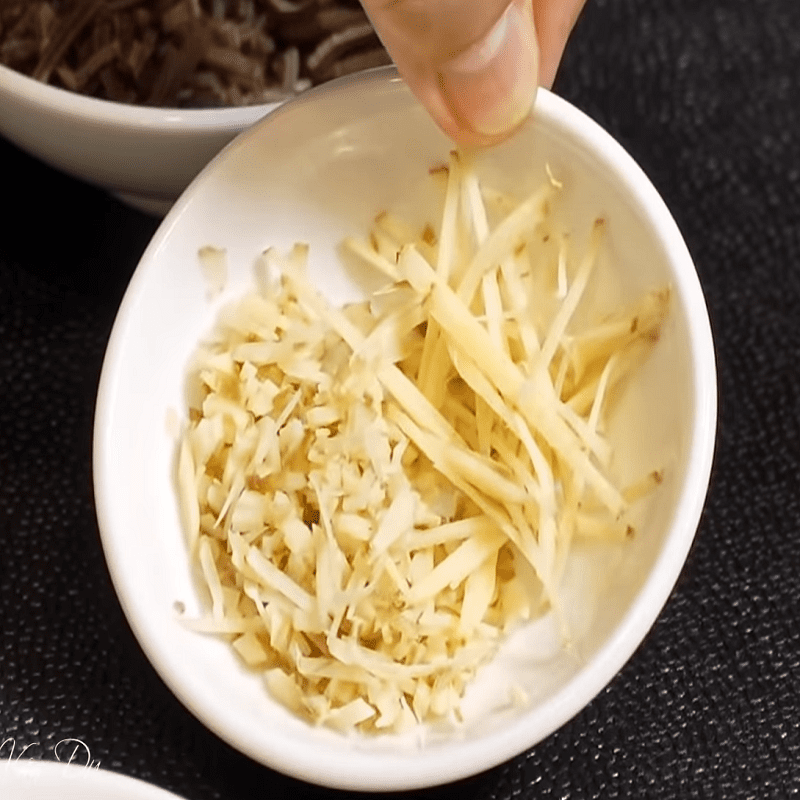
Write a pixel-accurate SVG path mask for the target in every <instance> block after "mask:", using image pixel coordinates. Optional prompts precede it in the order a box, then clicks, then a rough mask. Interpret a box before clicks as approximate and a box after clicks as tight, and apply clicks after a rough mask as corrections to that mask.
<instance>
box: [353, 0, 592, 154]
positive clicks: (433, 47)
mask: <svg viewBox="0 0 800 800" xmlns="http://www.w3.org/2000/svg"><path fill="white" fill-rule="evenodd" d="M361 2H362V4H363V6H364V9H365V10H366V12H367V14H368V15H369V17H370V19H371V20H372V24H373V25H374V27H375V30H376V31H377V32H378V35H379V36H380V37H381V40H382V41H383V44H384V45H385V47H386V49H387V50H388V51H389V54H390V55H391V56H392V58H393V59H394V62H395V64H396V65H397V69H398V71H399V72H400V74H401V75H402V76H403V78H404V79H405V81H406V82H407V83H408V85H409V87H410V88H411V91H412V92H414V94H415V95H416V96H417V97H418V98H419V100H420V102H422V104H423V105H424V106H425V107H426V108H427V109H428V111H429V112H430V114H431V116H432V117H433V119H434V120H435V121H436V122H437V123H438V125H439V126H440V127H441V128H442V130H444V132H445V133H447V134H448V135H449V136H450V137H451V138H452V139H454V140H455V141H456V142H458V143H459V144H463V145H484V144H492V143H494V142H497V141H501V140H502V139H504V138H506V137H507V136H509V135H510V134H511V133H512V132H513V131H514V130H515V129H516V128H517V127H519V125H520V124H522V122H523V121H524V120H525V118H526V117H527V116H528V112H529V111H530V109H531V106H532V105H533V101H534V98H535V96H536V87H537V85H539V84H541V85H542V86H547V87H548V88H549V87H550V86H552V83H553V80H554V78H555V74H556V70H557V69H558V64H559V62H560V61H561V55H562V53H563V52H564V47H565V46H566V43H567V39H568V37H569V34H570V32H571V31H572V28H573V26H574V24H575V21H576V19H577V17H578V14H579V13H580V11H581V9H582V8H583V5H584V3H585V2H586V0H510V2H509V0H361Z"/></svg>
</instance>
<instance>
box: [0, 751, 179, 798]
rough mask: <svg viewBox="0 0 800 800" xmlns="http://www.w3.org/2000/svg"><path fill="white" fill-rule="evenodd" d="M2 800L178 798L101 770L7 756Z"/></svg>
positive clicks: (0, 770)
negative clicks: (8, 758) (8, 757)
mask: <svg viewBox="0 0 800 800" xmlns="http://www.w3.org/2000/svg"><path fill="white" fill-rule="evenodd" d="M0 797H2V798H3V800H179V798H178V797H177V795H174V794H171V793H170V792H166V791H164V790H163V789H159V788H158V787H156V786H153V785H151V784H149V783H145V782H144V781H140V780H138V779H136V778H129V777H127V776H125V775H120V774H118V773H116V772H110V771H108V770H105V769H96V768H95V767H89V766H83V765H81V766H78V765H76V764H69V763H66V762H64V763H61V762H58V761H34V760H28V759H24V758H23V759H10V760H4V761H3V762H2V763H0Z"/></svg>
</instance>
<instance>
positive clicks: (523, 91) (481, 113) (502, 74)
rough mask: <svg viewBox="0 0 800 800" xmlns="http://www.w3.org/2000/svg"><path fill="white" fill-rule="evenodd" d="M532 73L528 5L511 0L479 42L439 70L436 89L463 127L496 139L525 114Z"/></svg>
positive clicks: (526, 0)
mask: <svg viewBox="0 0 800 800" xmlns="http://www.w3.org/2000/svg"><path fill="white" fill-rule="evenodd" d="M538 68H539V47H538V44H537V42H536V30H535V28H534V23H533V11H532V8H531V0H521V1H520V0H512V2H511V4H510V5H509V7H508V8H507V9H506V11H505V13H504V14H503V16H502V17H501V18H500V19H499V20H498V22H497V24H496V25H495V26H494V27H493V28H492V29H491V30H490V31H489V32H488V33H487V34H486V35H485V36H484V37H483V39H482V40H481V41H479V42H477V43H476V44H474V45H472V47H470V48H469V49H468V50H466V51H465V52H463V53H460V54H459V55H458V56H456V57H455V58H454V59H452V60H450V61H448V62H446V63H445V64H444V65H443V66H442V68H441V70H440V72H439V86H440V89H441V91H442V95H443V96H444V98H445V101H446V102H447V103H448V105H449V106H450V110H451V111H452V112H453V114H454V116H455V117H456V119H457V120H458V121H459V122H460V123H461V124H462V125H463V126H464V127H465V128H467V129H470V130H472V131H473V132H475V133H477V134H479V135H481V136H485V137H488V138H497V137H500V136H502V135H503V134H505V133H508V132H510V131H512V130H513V129H514V128H516V127H517V126H518V125H519V124H520V123H521V122H522V121H523V120H524V119H525V117H526V116H527V115H528V113H529V111H530V109H531V106H532V105H533V101H534V99H535V97H536V86H537V82H538Z"/></svg>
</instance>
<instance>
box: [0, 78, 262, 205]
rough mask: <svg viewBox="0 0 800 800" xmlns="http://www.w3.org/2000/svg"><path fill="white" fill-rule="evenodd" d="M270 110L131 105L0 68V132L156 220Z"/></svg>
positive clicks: (25, 148) (32, 152) (20, 145)
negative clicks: (69, 89) (218, 155)
mask: <svg viewBox="0 0 800 800" xmlns="http://www.w3.org/2000/svg"><path fill="white" fill-rule="evenodd" d="M276 105H277V103H271V104H266V105H259V106H247V107H244V108H219V109H171V108H151V107H146V106H133V105H127V104H125V103H113V102H111V101H108V100H98V99H96V98H93V97H85V96H83V95H80V94H77V93H75V92H69V91H66V90H65V89H60V88H58V87H55V86H48V85H46V84H44V83H41V82H40V81H36V80H33V78H29V77H27V76H26V75H22V74H21V73H19V72H16V71H14V70H12V69H9V68H8V67H4V66H2V65H0V108H2V109H3V113H2V114H0V135H2V136H5V137H6V138H7V139H8V140H9V141H11V142H13V143H14V144H16V145H17V146H18V147H20V148H22V149H23V150H25V151H26V152H28V153H30V154H31V155H34V156H36V157H37V158H40V159H41V160H42V161H45V162H46V163H48V164H50V166H53V167H55V168H56V169H59V170H62V171H64V172H67V173H69V174H70V175H73V176H74V177H76V178H81V179H82V180H85V181H88V182H89V183H93V184H96V185H97V186H101V187H102V188H104V189H107V190H108V191H110V192H112V193H113V194H115V195H117V196H119V197H120V198H121V199H122V200H124V201H125V202H127V203H129V204H131V205H133V206H135V207H137V208H139V209H141V210H144V211H147V212H150V213H153V214H159V215H160V214H164V213H166V211H167V210H168V209H169V208H170V207H171V205H172V203H173V202H174V201H175V200H176V199H177V198H178V196H179V195H180V193H181V192H182V191H183V190H184V189H185V188H186V187H187V186H188V185H189V183H190V182H191V180H192V179H193V178H194V177H195V175H197V173H198V172H200V170H201V169H202V168H203V167H204V166H205V165H206V164H207V163H208V162H209V161H210V160H211V159H212V158H213V157H214V156H215V155H216V154H217V153H218V152H219V151H220V150H221V149H222V148H223V147H224V146H225V145H226V144H227V143H228V142H229V141H231V139H233V138H234V136H236V135H237V134H238V133H240V132H241V131H243V130H245V128H248V127H249V126H250V125H252V124H253V123H254V122H256V121H257V120H259V119H261V118H262V117H263V116H264V115H265V114H267V113H268V112H269V111H270V110H271V109H273V108H275V107H276Z"/></svg>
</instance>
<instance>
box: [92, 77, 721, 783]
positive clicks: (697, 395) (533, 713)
mask: <svg viewBox="0 0 800 800" xmlns="http://www.w3.org/2000/svg"><path fill="white" fill-rule="evenodd" d="M451 146H452V145H451V143H450V142H449V141H448V140H447V139H446V138H445V137H444V136H443V135H442V134H441V132H440V131H438V129H436V128H435V126H434V125H433V123H432V122H431V121H430V119H429V118H428V116H427V115H426V113H425V112H424V110H423V109H422V108H421V107H420V106H419V105H418V104H417V103H416V101H415V100H414V98H413V97H412V96H411V94H410V92H409V91H408V90H407V88H406V87H405V86H404V85H403V84H402V83H401V82H399V81H398V80H397V79H396V78H395V77H392V73H383V72H377V73H371V74H364V75H361V76H358V77H356V78H352V79H349V80H346V81H342V82H338V83H333V84H329V85H327V86H326V87H324V88H323V89H320V90H316V91H311V92H308V93H307V94H306V95H304V96H303V97H302V98H301V99H298V100H296V101H293V102H290V103H287V104H285V105H283V106H282V107H281V108H280V109H278V110H277V111H275V112H273V113H272V114H271V115H270V116H269V117H268V118H267V119H266V120H265V121H264V122H262V123H259V124H258V125H256V126H255V127H254V128H252V129H250V130H249V131H247V132H246V133H244V134H242V135H241V136H240V137H238V138H237V139H236V140H235V141H234V142H233V143H232V144H231V145H230V146H229V147H228V148H227V149H226V150H225V151H223V153H222V154H220V156H218V157H217V158H216V159H215V160H214V161H213V162H212V163H211V164H210V165H209V167H208V168H207V169H206V170H205V171H204V172H203V173H202V174H201V175H200V176H199V177H198V179H197V180H196V181H195V182H194V183H193V184H192V185H191V186H190V188H189V189H188V190H187V192H186V193H184V195H183V196H182V197H181V199H180V200H179V201H178V203H177V204H176V205H175V207H174V208H173V209H172V211H171V212H170V213H169V215H168V216H167V217H166V219H165V220H164V222H163V224H162V226H161V228H160V229H159V231H158V233H157V234H156V236H155V238H154V240H153V242H152V243H151V245H150V246H149V247H148V249H147V251H146V253H145V254H144V256H143V257H142V260H141V263H140V265H139V267H138V269H137V271H136V274H135V275H134V277H133V279H132V281H131V284H130V287H129V289H128V292H127V294H126V297H125V299H124V301H123V304H122V307H121V309H120V312H119V315H118V318H117V321H116V323H115V326H114V330H113V332H112V336H111V339H110V343H109V346H108V351H107V354H106V360H105V363H104V366H103V374H102V378H101V383H100V389H99V394H98V403H97V414H96V421H95V426H96V427H95V450H94V468H95V493H96V503H97V513H98V520H99V523H100V531H101V535H102V541H103V547H104V549H105V553H106V558H107V560H108V564H109V569H110V572H111V576H112V579H113V581H114V585H115V587H116V589H117V592H118V594H119V597H120V601H121V603H122V606H123V608H124V610H125V613H126V614H127V616H128V619H129V620H130V623H131V626H132V628H133V630H134V632H135V634H136V636H137V637H138V639H139V641H140V643H141V645H142V648H143V649H144V651H145V653H146V654H147V656H148V657H149V658H150V660H151V661H152V663H153V664H154V666H155V668H156V669H157V670H158V672H159V673H160V675H161V676H162V678H163V679H164V681H165V682H166V683H167V684H168V685H169V687H170V688H171V689H172V690H173V691H174V692H175V694H176V695H177V696H178V697H179V698H180V700H181V701H183V703H185V705H186V706H187V707H188V708H189V709H190V710H191V711H192V712H193V713H194V714H196V715H197V717H198V718H199V719H200V720H202V721H203V722H204V723H205V724H206V725H208V726H209V727H210V728H211V729H212V730H214V731H215V732H216V733H217V734H218V735H219V736H220V737H222V738H223V739H224V740H226V741H227V742H229V743H230V744H232V745H233V746H234V747H237V748H238V749H240V750H241V751H243V752H244V753H246V754H247V755H249V756H251V757H252V758H254V759H256V760H258V761H260V762H262V763H264V764H266V765H268V766H270V767H273V768H275V769H278V770H281V771H283V772H286V773H288V774H291V775H294V776H297V777H300V778H303V779H305V780H308V781H313V782H317V783H321V784H326V785H330V786H335V787H339V788H347V789H365V790H370V789H409V788H415V787H420V786H425V785H430V784H436V783H441V782H445V781H452V780H456V779H458V778H463V777H465V776H467V775H470V774H474V773H476V772H479V771H481V770H484V769H488V768H489V767H492V766H494V765H496V764H499V763H501V762H502V761H504V760H506V759H508V758H511V757H512V756H514V755H516V754H518V753H520V752H522V751H523V750H525V749H527V748H528V747H530V746H532V745H533V744H535V743H536V742H538V741H540V740H541V739H542V738H544V737H545V736H547V735H548V734H549V733H551V732H552V731H553V730H555V729H556V728H557V727H559V726H560V725H562V724H563V723H564V722H565V721H566V720H568V719H569V718H570V717H572V716H573V715H574V714H576V713H577V712H578V711H579V710H580V709H581V708H583V706H585V705H586V703H588V702H589V701H590V700H591V699H592V698H593V697H594V696H595V695H596V694H597V693H598V692H599V691H600V690H601V689H602V688H603V687H604V686H605V685H606V684H607V683H608V681H609V680H611V678H612V677H613V676H614V674H615V673H616V672H617V670H618V669H619V668H620V667H621V666H622V665H623V664H624V663H625V661H626V660H627V659H628V658H629V657H630V656H631V654H632V653H633V652H634V650H635V649H636V647H637V646H638V645H639V644H640V642H641V640H642V639H643V637H644V636H645V634H646V633H647V631H648V630H649V628H650V626H651V625H652V623H653V621H654V620H655V619H656V616H657V615H658V613H659V611H660V609H661V607H662V606H663V604H664V602H665V601H666V599H667V597H668V595H669V593H670V591H671V589H672V587H673V585H674V583H675V580H676V578H677V576H678V574H679V572H680V570H681V567H682V565H683V563H684V560H685V558H686V554H687V552H688V550H689V547H690V545H691V542H692V539H693V538H694V534H695V530H696V527H697V523H698V520H699V517H700V513H701V510H702V507H703V502H704V499H705V493H706V487H707V484H708V477H709V471H710V467H711V460H712V454H713V448H714V438H715V427H716V373H715V366H714V351H713V345H712V340H711V332H710V326H709V323H708V316H707V313H706V308H705V303H704V299H703V295H702V292H701V289H700V285H699V282H698V280H697V275H696V273H695V270H694V265H693V263H692V260H691V257H690V255H689V253H688V251H687V249H686V246H685V244H684V242H683V239H682V238H681V235H680V232H679V231H678V229H677V227H676V225H675V223H674V221H673V219H672V217H671V215H670V214H669V211H668V210H667V208H666V207H665V205H664V203H663V201H662V200H661V198H660V197H659V196H658V194H657V192H656V191H655V189H654V188H653V186H652V185H651V184H650V182H649V181H648V179H647V178H646V176H645V175H644V174H643V173H642V171H641V170H640V169H639V167H638V166H637V165H636V164H635V163H634V162H633V160H632V159H631V158H630V157H629V156H628V155H627V154H626V153H625V152H624V150H623V149H622V148H621V147H620V146H619V145H618V144H617V143H616V142H614V140H613V139H612V138H611V137H610V136H608V134H606V133H605V132H604V131H602V130H601V129H600V128H599V126H597V125H596V124H595V123H594V122H592V121H591V120H590V119H589V118H588V117H586V116H585V115H584V114H582V113H581V112H580V111H578V110H577V109H575V108H574V107H572V106H570V105H569V104H568V103H566V102H565V101H563V100H561V99H559V98H557V97H556V96H554V95H552V94H550V93H548V92H545V91H542V92H541V94H540V96H539V98H538V100H537V109H536V114H535V116H534V118H533V119H532V120H531V121H530V123H528V124H527V125H526V127H525V128H524V129H523V130H522V131H521V132H520V134H519V135H517V136H515V137H514V138H513V139H512V140H510V141H509V142H507V143H506V144H505V145H503V146H502V147H499V148H495V149H492V150H491V151H489V152H487V153H485V154H484V155H483V156H482V158H481V160H480V169H481V170H483V171H484V174H485V175H487V176H489V177H490V178H491V180H492V181H493V182H495V183H496V184H497V185H498V186H499V188H502V189H506V190H510V191H514V192H515V193H517V194H520V195H522V194H523V193H524V192H526V191H528V190H531V189H533V188H535V187H537V186H539V185H540V184H541V183H542V181H543V180H545V179H546V172H545V165H546V164H549V165H550V166H551V167H552V169H553V170H554V172H555V174H556V175H557V176H558V177H559V178H560V179H561V180H563V181H564V184H565V189H564V192H563V209H562V211H563V214H564V216H565V218H566V220H567V222H568V223H569V224H571V225H572V226H573V227H574V228H575V229H576V230H582V229H585V228H586V226H588V225H590V224H591V220H592V219H593V218H594V216H593V215H595V214H604V215H606V217H607V219H608V221H609V226H608V227H609V238H608V245H609V255H608V261H609V265H611V264H612V263H613V269H611V268H609V271H608V275H607V277H608V280H607V281H606V282H604V284H603V286H604V291H605V290H608V291H614V292H617V293H618V294H619V297H620V298H621V299H628V298H630V299H632V298H634V297H637V296H639V295H640V294H641V293H642V292H644V291H646V290H648V289H651V288H656V287H659V286H661V285H663V284H664V283H665V282H669V283H671V285H672V289H673V298H674V306H673V314H672V316H671V319H670V322H669V325H668V326H667V328H666V329H665V330H664V334H663V336H662V341H661V342H660V343H659V347H658V348H657V349H656V351H655V352H654V354H653V357H652V358H651V359H650V361H649V362H648V364H647V365H646V369H644V370H643V372H642V374H641V381H640V384H639V386H638V391H639V394H638V395H637V400H636V406H637V408H638V410H639V411H638V413H636V414H634V415H632V416H631V417H629V418H628V419H626V420H625V423H624V424H625V426H626V434H625V441H626V443H627V445H628V449H629V450H631V451H633V456H634V458H632V463H634V462H635V465H636V468H637V469H652V468H656V467H662V466H667V467H668V472H667V475H668V477H667V479H666V480H665V482H664V484H663V485H662V487H661V488H660V490H659V492H658V493H657V496H655V497H654V499H653V501H652V502H648V503H647V505H646V506H645V513H644V515H643V520H642V530H643V531H645V532H646V533H643V535H641V536H637V537H636V538H635V539H634V540H633V542H632V543H631V546H630V547H626V548H625V549H624V552H622V553H618V554H611V557H610V558H606V559H605V560H597V559H595V560H592V561H591V562H587V563H585V564H583V565H581V564H580V563H579V564H577V567H578V568H577V570H575V571H573V574H572V578H573V585H574V588H575V589H576V591H578V590H581V592H582V595H581V600H580V603H579V604H578V605H583V606H587V605H589V606H591V605H592V603H594V606H595V607H594V608H592V609H590V610H589V611H590V612H591V617H590V619H591V623H590V624H587V623H586V619H587V618H588V614H589V612H587V614H584V615H583V624H582V625H580V626H579V627H578V628H577V629H576V630H575V632H574V633H575V635H574V646H573V648H572V649H571V650H570V651H569V652H568V651H566V650H565V649H564V648H559V647H557V646H554V641H555V637H554V636H553V631H552V629H548V628H547V625H546V624H535V625H532V626H530V627H529V628H527V629H525V630H524V631H523V632H521V634H522V635H520V636H519V637H516V638H515V639H513V640H512V641H510V642H509V645H508V647H507V648H505V651H504V659H500V660H498V661H497V662H495V663H494V664H493V665H492V667H491V668H490V669H487V670H485V671H484V672H483V673H482V677H480V678H479V680H478V681H477V682H476V684H475V689H474V691H472V690H471V693H470V696H469V698H468V702H467V703H466V713H467V717H468V719H467V721H466V723H465V724H464V726H463V727H462V728H461V729H459V730H457V731H455V732H453V733H452V734H450V735H444V736H440V735H436V732H433V731H429V730H426V731H423V733H424V734H425V735H424V737H422V738H421V739H417V738H416V737H413V736H412V737H410V738H409V737H406V738H401V737H398V736H387V737H378V738H372V739H369V738H366V737H364V736H350V737H346V736H342V735H340V734H338V733H335V732H332V731H330V730H326V729H321V728H315V727H312V726H310V725H308V724H307V723H306V722H304V721H302V720H300V719H297V718H295V717H294V716H292V715H291V714H289V713H288V712H287V711H286V710H285V709H284V708H283V707H282V706H280V705H279V704H277V703H276V702H274V701H273V700H271V699H270V697H269V696H268V695H267V693H266V691H265V688H264V686H263V683H262V681H261V680H260V678H259V677H258V676H255V675H253V674H249V673H248V672H247V671H246V670H245V669H244V668H243V667H242V666H241V664H240V663H239V661H238V660H237V657H236V656H235V654H234V653H233V652H232V649H231V648H230V646H229V645H228V644H227V643H226V642H223V641H220V640H218V639H216V638H213V637H209V636H201V635H199V634H197V633H193V632H191V631H190V630H188V629H187V628H186V627H185V626H184V625H182V624H181V621H180V620H179V618H178V614H177V612H176V607H185V608H186V611H187V614H189V615H191V616H194V615H197V614H199V613H200V612H201V610H202V608H203V604H202V599H201V598H200V597H199V596H198V593H197V589H196V586H195V583H194V581H193V579H192V572H191V570H190V567H189V561H188V557H187V552H186V546H185V541H184V536H183V534H182V532H181V528H180V524H179V513H178V507H177V502H176V493H175V487H174V482H173V475H174V459H175V438H174V431H172V432H171V431H170V426H169V424H168V414H169V412H170V410H172V411H173V413H174V412H179V413H182V412H183V409H184V406H185V396H184V379H185V374H186V368H187V363H188V360H189V358H190V355H191V353H192V351H193V350H194V349H195V347H196V345H197V343H198V341H199V339H200V338H201V337H202V336H203V335H205V334H206V333H207V332H208V331H209V329H210V327H211V325H212V323H213V320H214V317H215V315H216V313H217V311H218V309H219V307H220V305H221V304H223V303H225V302H228V301H230V300H232V299H233V298H236V297H238V296H239V295H240V294H241V293H242V292H243V291H244V290H245V289H247V288H250V287H251V286H252V281H253V264H254V261H255V259H256V258H257V256H258V254H259V253H260V252H261V251H262V250H263V249H264V248H266V247H268V246H278V247H282V248H286V247H289V246H291V245H292V244H293V243H294V242H296V241H305V242H308V243H309V245H310V264H309V272H310V274H311V276H312V278H313V279H314V280H315V281H317V283H318V285H319V286H320V287H321V289H322V290H323V291H324V293H325V294H326V295H327V296H328V298H329V299H330V300H331V301H332V302H334V303H340V302H343V301H345V300H348V299H352V298H354V297H360V296H361V295H362V292H361V289H360V287H359V286H358V285H357V281H355V280H354V276H353V275H352V274H350V273H348V272H347V271H345V270H344V269H342V266H341V264H340V261H339V260H338V258H337V257H336V255H335V251H336V247H337V245H338V243H339V242H340V241H341V239H342V237H343V236H344V235H346V234H350V233H354V232H359V231H364V230H365V229H366V227H367V226H368V225H369V223H370V222H371V220H372V218H373V216H374V215H375V214H376V213H377V212H378V211H380V210H382V209H385V208H392V207H394V206H395V205H396V204H398V203H401V201H403V200H405V204H406V206H411V207H410V208H408V211H409V213H412V214H413V213H417V214H422V215H423V216H424V215H425V212H426V208H425V205H426V198H425V195H424V193H420V192H419V187H420V185H421V184H424V183H425V181H426V180H427V178H428V169H429V168H430V167H431V166H434V165H437V164H440V163H442V161H444V160H445V159H446V158H447V153H448V151H449V149H450V147H451ZM410 200H412V201H414V200H415V201H417V202H416V203H409V201H410ZM414 206H416V207H414ZM582 226H583V227H582ZM209 244H212V245H216V246H218V247H224V248H226V249H227V251H228V261H229V276H228V282H227V285H226V289H225V292H224V293H223V295H222V296H221V297H219V298H217V299H215V300H214V301H209V298H208V288H209V287H208V284H207V283H206V281H205V280H204V278H203V275H202V273H201V270H200V267H199V264H198V258H197V251H198V249H199V248H200V247H202V246H204V245H209ZM620 416H621V415H620ZM583 567H585V569H583V571H581V568H583ZM609 586H610V588H611V589H612V591H609V592H606V593H605V594H604V596H603V598H602V601H600V599H599V597H600V593H601V591H605V589H604V588H603V587H609ZM176 604H177V605H176ZM570 607H572V603H570ZM509 680H513V682H514V683H515V684H516V685H519V686H521V687H522V688H523V689H524V691H525V693H526V694H527V696H528V697H529V698H530V704H529V706H528V707H527V708H519V707H517V706H515V705H514V704H513V703H511V702H510V700H509Z"/></svg>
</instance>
